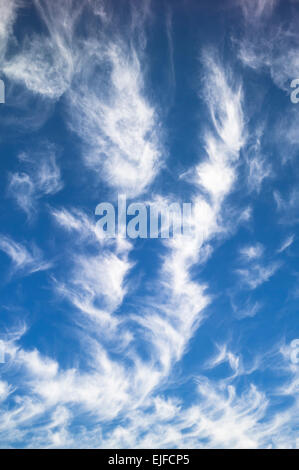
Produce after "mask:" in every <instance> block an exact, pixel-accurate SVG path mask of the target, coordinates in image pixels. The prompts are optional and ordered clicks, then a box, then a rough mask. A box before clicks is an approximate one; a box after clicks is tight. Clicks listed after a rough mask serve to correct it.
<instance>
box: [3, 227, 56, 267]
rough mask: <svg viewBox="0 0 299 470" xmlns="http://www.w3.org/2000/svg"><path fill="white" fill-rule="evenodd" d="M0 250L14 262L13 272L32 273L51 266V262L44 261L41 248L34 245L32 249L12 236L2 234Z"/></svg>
mask: <svg viewBox="0 0 299 470" xmlns="http://www.w3.org/2000/svg"><path fill="white" fill-rule="evenodd" d="M0 250H2V251H3V252H4V253H5V254H6V255H7V256H8V257H9V258H10V259H11V262H12V272H13V273H16V272H21V273H24V274H32V273H35V272H38V271H44V270H47V269H49V268H50V267H51V263H50V262H47V261H44V259H43V256H42V253H41V251H40V250H39V248H37V247H36V246H33V247H32V249H31V250H29V249H27V248H26V247H25V246H24V245H22V244H20V243H17V242H15V241H14V240H13V239H12V238H10V237H8V236H5V235H1V236H0Z"/></svg>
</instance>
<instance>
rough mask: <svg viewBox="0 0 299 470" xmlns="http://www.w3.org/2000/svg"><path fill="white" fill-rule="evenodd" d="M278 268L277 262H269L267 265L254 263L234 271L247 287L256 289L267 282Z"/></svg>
mask: <svg viewBox="0 0 299 470" xmlns="http://www.w3.org/2000/svg"><path fill="white" fill-rule="evenodd" d="M279 268H280V264H279V263H271V264H268V265H263V264H260V263H255V264H254V265H252V266H250V267H248V268H244V269H237V270H236V273H237V274H238V275H239V276H240V277H241V280H242V282H243V283H244V284H245V285H247V286H248V287H249V289H256V288H257V287H259V286H260V285H262V284H264V283H265V282H268V281H269V280H270V278H271V277H272V276H274V274H275V273H276V271H277V270H278V269H279Z"/></svg>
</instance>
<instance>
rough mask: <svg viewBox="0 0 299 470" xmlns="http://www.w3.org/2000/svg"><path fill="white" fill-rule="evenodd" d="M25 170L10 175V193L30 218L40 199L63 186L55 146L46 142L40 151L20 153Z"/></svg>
mask: <svg viewBox="0 0 299 470" xmlns="http://www.w3.org/2000/svg"><path fill="white" fill-rule="evenodd" d="M19 161H20V165H22V166H23V167H24V170H26V171H24V172H18V173H11V174H10V175H9V186H8V194H9V196H10V197H12V198H13V199H15V201H16V203H17V204H18V206H19V207H20V208H21V209H22V210H23V211H24V212H26V214H27V217H28V218H29V219H30V218H31V217H32V216H33V214H34V212H35V210H36V203H37V201H38V199H40V198H41V197H43V196H50V195H54V194H56V193H57V192H59V191H60V190H61V189H62V187H63V182H62V179H61V173H60V168H59V167H58V165H57V163H56V150H55V147H54V146H52V145H50V144H46V145H45V146H43V148H42V150H41V151H40V152H37V153H36V154H35V153H33V154H32V155H28V154H27V153H22V154H20V155H19Z"/></svg>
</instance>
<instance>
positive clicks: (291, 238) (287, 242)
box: [277, 235, 295, 253]
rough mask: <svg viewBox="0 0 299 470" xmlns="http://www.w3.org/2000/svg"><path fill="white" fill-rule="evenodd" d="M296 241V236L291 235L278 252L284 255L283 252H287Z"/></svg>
mask: <svg viewBox="0 0 299 470" xmlns="http://www.w3.org/2000/svg"><path fill="white" fill-rule="evenodd" d="M294 240H295V235H290V236H289V237H287V238H286V240H285V241H284V242H283V243H282V245H281V247H280V248H279V249H278V250H277V252H278V253H282V252H283V251H285V250H287V249H288V248H289V247H290V246H291V245H292V244H293V243H294Z"/></svg>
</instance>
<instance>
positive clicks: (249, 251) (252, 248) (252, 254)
mask: <svg viewBox="0 0 299 470" xmlns="http://www.w3.org/2000/svg"><path fill="white" fill-rule="evenodd" d="M263 252H264V248H263V245H262V244H261V243H257V244H256V245H248V246H244V247H243V248H241V249H240V253H241V256H242V257H244V258H245V259H248V260H253V259H258V258H261V256H262V255H263Z"/></svg>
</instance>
